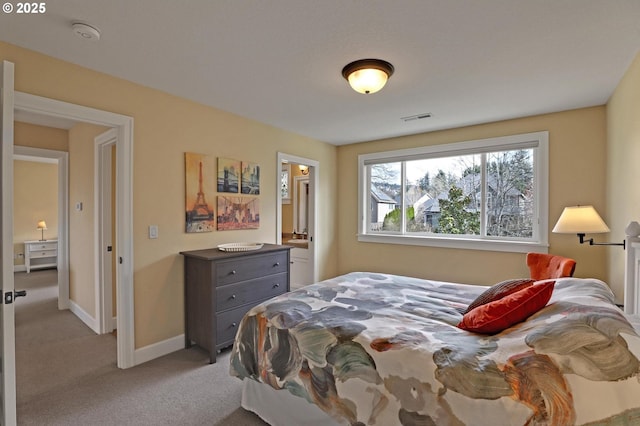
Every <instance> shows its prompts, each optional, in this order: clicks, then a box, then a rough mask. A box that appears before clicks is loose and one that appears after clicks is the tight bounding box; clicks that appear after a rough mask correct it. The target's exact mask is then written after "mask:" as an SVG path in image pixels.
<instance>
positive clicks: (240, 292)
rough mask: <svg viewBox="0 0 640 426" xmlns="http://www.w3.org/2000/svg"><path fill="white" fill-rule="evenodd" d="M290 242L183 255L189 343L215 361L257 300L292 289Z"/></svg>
mask: <svg viewBox="0 0 640 426" xmlns="http://www.w3.org/2000/svg"><path fill="white" fill-rule="evenodd" d="M290 249H291V247H288V246H281V245H275V244H265V245H264V246H263V247H262V248H261V249H259V250H252V251H244V252H223V251H220V250H218V249H217V248H214V249H206V250H193V251H183V252H180V254H181V255H183V256H184V301H185V346H186V347H187V348H188V347H191V346H192V345H193V344H196V345H198V346H200V347H202V348H204V349H206V350H207V351H208V352H209V360H210V362H211V363H214V362H216V354H217V351H219V350H220V349H222V348H225V347H227V346H231V345H232V344H233V340H234V338H235V336H236V331H237V330H238V326H239V324H240V320H242V317H243V316H244V314H245V313H246V312H247V311H248V310H249V309H251V308H252V307H254V306H255V305H257V304H258V303H260V302H262V301H265V300H267V299H270V298H272V297H274V296H277V295H279V294H282V293H285V292H287V291H289V273H290V272H289V262H290V254H289V251H290Z"/></svg>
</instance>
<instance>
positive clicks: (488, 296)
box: [464, 278, 535, 314]
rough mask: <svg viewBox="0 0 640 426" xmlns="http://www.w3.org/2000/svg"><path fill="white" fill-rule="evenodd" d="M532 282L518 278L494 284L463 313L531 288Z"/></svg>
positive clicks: (529, 279)
mask: <svg viewBox="0 0 640 426" xmlns="http://www.w3.org/2000/svg"><path fill="white" fill-rule="evenodd" d="M534 282H535V281H534V280H532V279H531V278H518V279H513V280H506V281H502V282H499V283H498V284H494V285H492V286H491V287H489V288H488V289H486V290H485V291H484V292H483V293H482V294H481V295H480V296H478V297H476V299H475V300H474V301H473V302H471V304H470V305H469V306H468V307H467V310H466V311H464V313H465V314H466V313H468V312H471V310H473V309H475V308H477V307H478V306H481V305H486V304H487V303H489V302H493V301H494V300H500V299H502V298H503V297H505V296H508V295H510V294H512V293H515V292H516V291H519V290H522V289H523V288H527V287H531V286H532V285H533V283H534Z"/></svg>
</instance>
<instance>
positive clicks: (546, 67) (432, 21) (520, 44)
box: [0, 0, 640, 145]
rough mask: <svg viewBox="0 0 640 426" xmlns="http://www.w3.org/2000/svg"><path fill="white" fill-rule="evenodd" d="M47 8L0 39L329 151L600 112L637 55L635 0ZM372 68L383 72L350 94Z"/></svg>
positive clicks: (9, 26) (62, 3)
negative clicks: (351, 83)
mask: <svg viewBox="0 0 640 426" xmlns="http://www.w3.org/2000/svg"><path fill="white" fill-rule="evenodd" d="M13 3H15V2H13ZM45 3H46V8H47V10H46V13H44V14H41V15H37V14H30V15H19V14H16V13H11V14H7V13H0V40H3V41H6V42H9V43H12V44H16V45H18V46H23V47H26V48H28V49H32V50H35V51H39V52H43V53H45V54H47V55H51V56H54V57H57V58H60V59H63V60H66V61H69V62H73V63H76V64H79V65H82V66H84V67H88V68H91V69H94V70H98V71H101V72H104V73H107V74H111V75H114V76H118V77H121V78H124V79H127V80H131V81H134V82H137V83H140V84H143V85H145V86H149V87H153V88H156V89H160V90H163V91H165V92H168V93H172V94H175V95H178V96H182V97H185V98H188V99H192V100H194V101H197V102H200V103H203V104H206V105H211V106H214V107H217V108H220V109H223V110H226V111H230V112H233V113H236V114H238V115H241V116H244V117H248V118H251V119H254V120H257V121H260V122H263V123H267V124H270V125H272V126H275V127H279V128H282V129H286V130H289V131H292V132H295V133H299V134H302V135H305V136H309V137H311V138H314V139H318V140H321V141H326V142H330V143H332V144H336V145H341V144H346V143H353V142H360V141H367V140H374V139H380V138H386V137H392V136H399V135H406V134H414V133H421V132H426V131H431V130H437V129H445V128H452V127H459V126H465V125H470V124H477V123H484V122H491V121H496V120H503V119H509V118H515V117H522V116H528V115H533V114H540V113H546V112H553V111H561V110H567V109H573V108H580V107H587V106H593V105H602V104H604V103H606V102H607V100H608V99H609V97H610V96H611V94H612V92H613V90H614V89H615V87H616V86H617V84H618V83H619V81H620V78H621V77H622V76H623V74H624V72H625V71H626V70H627V68H628V66H629V65H630V64H631V61H632V60H633V58H634V57H635V55H636V53H637V52H638V49H639V47H640V1H639V0H563V1H558V0H482V1H479V0H270V1H266V0H215V1H214V0H186V1H176V0H109V1H105V0H49V1H47V2H45ZM75 21H83V22H87V23H90V24H91V25H94V26H95V27H97V28H99V29H100V31H101V33H102V37H101V40H100V41H98V42H90V41H86V40H83V39H81V38H80V37H77V36H76V35H75V34H73V32H72V31H71V23H72V22H75ZM370 57H373V58H381V59H384V60H387V61H389V62H391V63H392V64H393V65H394V66H395V69H396V71H395V74H394V75H393V76H392V77H391V79H390V80H389V82H388V84H387V86H386V87H385V88H384V89H383V90H382V91H381V92H378V93H376V94H373V95H361V94H358V93H356V92H354V91H353V90H351V89H350V88H349V87H348V85H347V82H346V81H345V80H344V79H343V77H342V75H341V70H342V67H343V66H344V65H346V64H347V63H349V62H351V61H353V60H356V59H362V58H370ZM16 73H17V74H18V75H19V73H20V69H19V66H17V68H16ZM61 78H64V76H61ZM422 113H432V114H433V117H431V118H428V119H424V120H415V121H410V122H404V121H403V120H401V117H405V116H412V115H416V114H422Z"/></svg>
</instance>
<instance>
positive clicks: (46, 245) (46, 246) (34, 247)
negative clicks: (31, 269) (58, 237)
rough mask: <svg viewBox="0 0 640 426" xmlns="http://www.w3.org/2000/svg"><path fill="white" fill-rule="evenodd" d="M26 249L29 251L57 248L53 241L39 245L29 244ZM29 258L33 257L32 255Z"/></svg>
mask: <svg viewBox="0 0 640 426" xmlns="http://www.w3.org/2000/svg"><path fill="white" fill-rule="evenodd" d="M27 247H28V250H29V251H40V250H55V249H57V248H58V243H57V242H55V241H43V242H41V243H29V244H27ZM31 256H32V257H33V255H31Z"/></svg>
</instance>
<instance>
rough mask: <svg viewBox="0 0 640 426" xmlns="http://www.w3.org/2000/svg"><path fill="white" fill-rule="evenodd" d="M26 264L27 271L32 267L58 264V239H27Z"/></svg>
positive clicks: (52, 266)
mask: <svg viewBox="0 0 640 426" xmlns="http://www.w3.org/2000/svg"><path fill="white" fill-rule="evenodd" d="M24 266H25V267H26V268H27V273H29V272H31V270H32V269H40V268H55V267H57V266H58V240H44V241H39V240H36V241H25V242H24Z"/></svg>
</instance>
